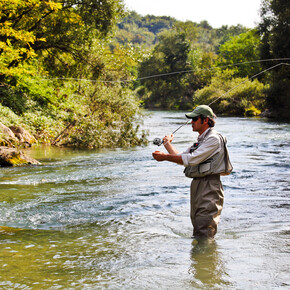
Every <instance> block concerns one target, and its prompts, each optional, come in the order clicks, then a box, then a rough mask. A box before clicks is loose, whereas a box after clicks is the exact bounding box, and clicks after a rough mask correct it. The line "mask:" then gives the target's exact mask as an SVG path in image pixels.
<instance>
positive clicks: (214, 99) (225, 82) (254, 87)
mask: <svg viewBox="0 0 290 290" xmlns="http://www.w3.org/2000/svg"><path fill="white" fill-rule="evenodd" d="M231 75H232V72H231V71H229V70H228V71H225V72H223V73H218V74H217V75H216V76H215V77H213V79H212V82H211V84H210V85H209V86H207V87H205V88H203V89H201V90H198V91H196V93H195V94H194V98H193V101H194V104H195V105H201V104H207V105H210V106H211V107H212V109H213V110H214V112H216V113H217V114H222V115H227V116H257V115H260V114H261V111H263V110H264V108H265V104H266V96H265V90H266V89H267V86H265V85H263V84H262V83H260V82H259V81H258V80H257V79H255V80H253V81H251V80H248V79H247V78H232V77H231Z"/></svg>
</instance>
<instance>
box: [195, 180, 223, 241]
mask: <svg viewBox="0 0 290 290" xmlns="http://www.w3.org/2000/svg"><path fill="white" fill-rule="evenodd" d="M223 202H224V190H223V186H222V183H221V181H220V175H219V174H216V175H208V176H204V177H197V178H193V180H192V182H191V187H190V217H191V222H192V225H193V235H194V237H199V238H211V237H213V236H214V235H215V234H216V232H217V225H218V223H219V219H220V214H221V211H222V208H223Z"/></svg>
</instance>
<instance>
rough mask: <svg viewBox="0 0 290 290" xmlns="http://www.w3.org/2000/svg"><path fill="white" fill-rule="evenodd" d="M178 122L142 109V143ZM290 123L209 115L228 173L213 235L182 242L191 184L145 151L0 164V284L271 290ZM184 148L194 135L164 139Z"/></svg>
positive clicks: (285, 276)
mask: <svg viewBox="0 0 290 290" xmlns="http://www.w3.org/2000/svg"><path fill="white" fill-rule="evenodd" d="M185 121H186V119H185V117H184V114H183V113H180V112H151V115H150V116H148V117H147V118H145V120H144V128H145V129H150V137H149V139H150V140H153V139H154V137H163V136H164V135H165V134H169V133H170V132H172V131H173V130H175V129H176V128H177V127H178V126H180V125H181V124H183V123H184V122H185ZM289 128H290V126H289V124H285V123H273V122H268V121H267V120H264V119H249V118H218V119H217V125H216V130H217V131H219V132H221V133H222V134H223V135H225V136H226V137H227V139H228V148H229V151H230V157H231V161H232V163H233V166H234V172H233V173H232V174H231V175H230V176H226V177H222V182H223V185H224V189H225V205H224V209H223V212H222V216H221V222H220V224H219V228H218V233H217V235H216V237H215V239H214V240H212V241H208V242H207V243H202V244H200V243H197V241H195V240H192V239H191V235H192V226H191V223H190V218H189V186H190V179H188V178H186V177H184V176H183V167H182V166H180V165H176V164H173V163H169V162H160V163H158V162H156V161H155V160H153V158H152V155H151V153H152V151H154V150H156V149H160V150H164V149H163V148H162V146H161V147H156V146H155V145H153V144H152V143H151V144H150V145H149V146H146V147H137V148H128V149H114V150H101V151H77V150H70V149H60V148H45V147H38V148H34V149H31V150H29V151H28V154H30V155H31V156H32V157H35V158H37V159H38V160H40V161H41V162H42V165H41V166H27V167H19V168H0V263H1V268H0V289H282V288H288V287H290V279H289V270H290V263H289V261H290V260H289V233H290V231H289V224H290V219H289V204H290V203H289V172H290V170H289V169H290V166H289V156H290V150H289V149H290V143H289V140H290V138H289V137H290V133H289V132H290V130H289ZM175 136H176V137H175V140H174V144H175V145H176V147H177V148H178V149H179V150H180V151H183V150H185V149H186V148H187V147H188V146H189V145H191V143H192V142H194V140H195V139H196V137H197V133H195V132H192V130H191V126H190V125H188V126H185V127H183V128H182V129H180V130H179V131H178V132H176V134H175Z"/></svg>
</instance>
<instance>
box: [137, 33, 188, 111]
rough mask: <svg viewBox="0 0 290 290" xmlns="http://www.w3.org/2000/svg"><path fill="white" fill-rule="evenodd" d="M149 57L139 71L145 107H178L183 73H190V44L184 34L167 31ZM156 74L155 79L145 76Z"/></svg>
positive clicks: (181, 91)
mask: <svg viewBox="0 0 290 290" xmlns="http://www.w3.org/2000/svg"><path fill="white" fill-rule="evenodd" d="M159 39H160V41H159V43H158V44H157V45H156V46H155V48H154V50H153V52H152V55H151V56H150V57H149V58H148V59H147V60H146V61H144V62H143V63H142V64H141V66H140V69H139V77H140V78H141V79H142V78H144V79H142V80H141V84H142V85H144V86H145V88H146V90H147V95H148V96H149V97H147V98H146V99H145V100H144V101H145V105H146V106H149V107H152V106H153V107H161V108H168V109H173V108H178V107H179V105H180V103H181V102H182V98H183V96H184V81H185V78H186V74H185V73H184V71H187V70H190V69H191V66H190V63H189V62H188V53H189V51H190V44H189V42H188V41H187V40H186V38H185V34H184V33H177V32H175V31H167V32H164V33H163V34H161V35H160V37H159ZM154 75H160V76H158V77H149V78H147V76H154Z"/></svg>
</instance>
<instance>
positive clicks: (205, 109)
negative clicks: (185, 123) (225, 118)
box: [185, 105, 215, 119]
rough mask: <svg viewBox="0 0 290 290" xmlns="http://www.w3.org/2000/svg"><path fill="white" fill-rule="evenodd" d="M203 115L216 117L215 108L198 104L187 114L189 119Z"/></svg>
mask: <svg viewBox="0 0 290 290" xmlns="http://www.w3.org/2000/svg"><path fill="white" fill-rule="evenodd" d="M200 115H203V116H205V117H210V118H215V114H214V112H213V110H212V109H211V108H210V107H209V106H207V105H200V106H197V107H196V108H195V109H194V110H193V111H192V112H191V113H187V114H185V116H186V117H187V118H188V119H191V118H194V117H197V116H200Z"/></svg>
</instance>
